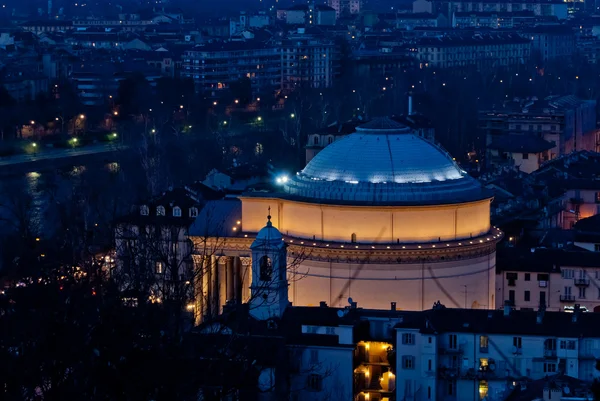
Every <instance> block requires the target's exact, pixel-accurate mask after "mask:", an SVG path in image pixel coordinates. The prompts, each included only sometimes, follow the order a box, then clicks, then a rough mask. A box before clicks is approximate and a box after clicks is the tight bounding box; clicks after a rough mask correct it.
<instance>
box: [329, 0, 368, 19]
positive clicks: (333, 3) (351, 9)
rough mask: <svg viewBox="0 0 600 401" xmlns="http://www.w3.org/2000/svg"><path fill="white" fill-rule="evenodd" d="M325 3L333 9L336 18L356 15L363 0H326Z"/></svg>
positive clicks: (361, 7)
mask: <svg viewBox="0 0 600 401" xmlns="http://www.w3.org/2000/svg"><path fill="white" fill-rule="evenodd" d="M327 4H328V5H329V7H331V8H333V9H334V10H335V16H336V18H340V17H345V16H350V15H356V14H359V13H360V12H361V10H362V9H363V0H328V2H327Z"/></svg>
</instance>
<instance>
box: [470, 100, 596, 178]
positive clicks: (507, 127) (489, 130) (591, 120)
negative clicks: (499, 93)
mask: <svg viewBox="0 0 600 401" xmlns="http://www.w3.org/2000/svg"><path fill="white" fill-rule="evenodd" d="M478 118H479V122H478V125H479V129H480V130H481V133H482V135H483V136H484V137H485V138H486V145H487V147H488V155H487V159H488V164H489V165H502V163H503V161H504V160H515V159H514V157H512V156H511V157H505V155H504V154H506V153H512V154H517V153H518V147H519V146H521V145H522V146H525V143H521V144H517V143H516V142H515V139H514V138H510V139H507V138H504V139H500V138H501V137H503V136H513V135H526V136H532V137H536V138H538V139H543V140H544V141H545V142H540V141H537V140H530V139H523V138H521V142H523V141H529V142H528V143H527V146H526V147H527V149H528V150H531V151H532V152H534V153H535V154H538V155H541V156H542V158H541V159H539V158H538V159H537V160H539V161H542V162H543V161H545V160H552V159H554V158H556V157H558V156H562V155H566V154H568V153H571V152H573V151H577V150H592V151H595V150H596V149H597V148H596V146H597V145H596V136H597V130H596V101H595V100H582V99H579V98H577V97H575V96H572V95H569V96H549V97H547V98H546V99H543V100H539V99H537V98H535V97H534V98H528V99H515V100H514V101H509V102H504V103H503V104H502V105H501V106H497V107H494V108H493V109H491V110H482V111H480V112H479V117H478ZM499 141H501V142H502V143H500V142H499ZM533 141H536V143H533ZM530 142H531V143H530ZM546 142H547V143H554V146H553V147H552V148H550V149H544V148H547V146H548V144H547V143H546ZM493 143H495V145H492V144H493ZM509 145H510V146H509ZM534 145H535V146H534ZM490 146H493V147H495V148H497V149H495V150H494V152H491V149H490V148H489V147H490ZM503 148H504V149H505V150H503ZM546 150H547V151H548V152H549V153H548V154H547V155H546V154H544V153H543V152H545V151H546ZM509 151H510V152H509ZM492 153H494V155H492ZM522 153H525V152H522ZM494 157H495V158H498V157H500V159H494ZM517 159H518V157H517ZM523 159H524V157H523ZM521 162H522V160H519V163H521ZM511 163H513V162H512V161H511ZM526 164H528V163H526ZM538 164H539V163H538ZM532 166H533V165H532ZM531 168H532V167H531V166H530V167H528V168H527V170H531Z"/></svg>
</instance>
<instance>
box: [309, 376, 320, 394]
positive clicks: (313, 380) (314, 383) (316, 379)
mask: <svg viewBox="0 0 600 401" xmlns="http://www.w3.org/2000/svg"><path fill="white" fill-rule="evenodd" d="M307 387H308V389H309V390H311V391H321V390H322V389H323V377H322V376H321V375H317V374H310V375H308V383H307Z"/></svg>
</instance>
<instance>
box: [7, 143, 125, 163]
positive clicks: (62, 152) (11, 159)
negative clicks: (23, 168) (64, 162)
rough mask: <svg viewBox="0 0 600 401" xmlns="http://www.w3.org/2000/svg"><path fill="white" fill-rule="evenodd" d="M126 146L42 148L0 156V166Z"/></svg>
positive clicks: (119, 148) (67, 156)
mask: <svg viewBox="0 0 600 401" xmlns="http://www.w3.org/2000/svg"><path fill="white" fill-rule="evenodd" d="M127 148H128V146H126V145H121V144H112V143H109V144H102V145H90V146H83V147H80V148H72V149H52V150H50V149H44V150H43V151H41V152H39V153H35V154H33V153H32V154H23V155H15V156H7V157H0V167H1V166H12V165H17V164H24V163H33V162H37V161H44V160H53V159H65V158H69V157H77V156H85V155H92V154H98V153H106V152H118V151H122V150H125V149H127Z"/></svg>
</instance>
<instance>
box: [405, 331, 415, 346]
mask: <svg viewBox="0 0 600 401" xmlns="http://www.w3.org/2000/svg"><path fill="white" fill-rule="evenodd" d="M402 344H404V345H414V344H415V335H414V334H413V333H402Z"/></svg>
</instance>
